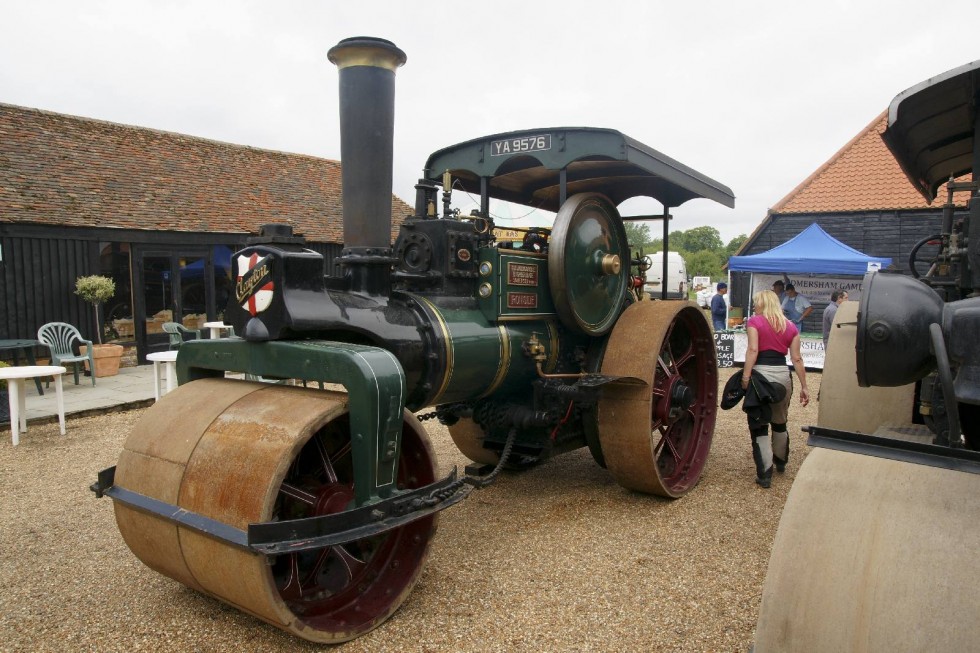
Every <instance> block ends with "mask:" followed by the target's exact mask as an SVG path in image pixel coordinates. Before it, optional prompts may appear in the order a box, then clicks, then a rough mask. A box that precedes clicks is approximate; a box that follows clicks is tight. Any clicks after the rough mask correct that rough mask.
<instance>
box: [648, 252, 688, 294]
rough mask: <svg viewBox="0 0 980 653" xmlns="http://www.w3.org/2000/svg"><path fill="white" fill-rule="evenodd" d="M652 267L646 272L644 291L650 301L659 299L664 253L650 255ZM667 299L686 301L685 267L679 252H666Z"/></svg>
mask: <svg viewBox="0 0 980 653" xmlns="http://www.w3.org/2000/svg"><path fill="white" fill-rule="evenodd" d="M650 260H652V261H653V265H652V266H651V267H650V269H649V270H647V281H646V284H645V285H644V290H646V292H647V293H649V295H650V298H651V299H660V291H661V285H660V284H661V282H662V280H663V272H664V253H663V252H657V253H656V254H650ZM667 299H687V266H686V265H685V264H684V257H682V256H681V255H680V253H679V252H667Z"/></svg>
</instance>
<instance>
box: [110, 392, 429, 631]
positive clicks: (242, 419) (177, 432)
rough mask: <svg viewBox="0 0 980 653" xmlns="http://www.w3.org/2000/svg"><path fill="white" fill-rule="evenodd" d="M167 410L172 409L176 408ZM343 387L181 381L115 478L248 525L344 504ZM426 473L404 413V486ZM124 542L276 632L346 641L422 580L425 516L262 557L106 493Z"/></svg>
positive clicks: (422, 446)
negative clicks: (351, 538) (326, 544)
mask: <svg viewBox="0 0 980 653" xmlns="http://www.w3.org/2000/svg"><path fill="white" fill-rule="evenodd" d="M175 416H176V417H175ZM353 478H354V467H353V464H352V459H351V444H350V428H349V422H348V413H347V397H346V395H345V394H343V393H335V392H324V391H318V390H306V389H300V388H287V387H283V386H278V385H269V384H260V383H247V382H241V381H225V380H213V379H208V380H202V381H195V382H193V383H189V384H187V385H184V386H181V387H180V388H178V389H177V390H175V391H174V392H172V393H170V394H168V395H167V396H166V397H165V398H164V399H163V400H161V401H160V402H158V403H157V404H155V405H154V406H153V407H152V408H150V409H149V410H148V411H147V412H146V415H145V416H144V417H143V419H142V420H141V421H140V423H139V424H138V425H137V426H136V428H135V430H134V431H133V433H132V435H130V437H129V439H128V440H127V441H126V445H125V448H124V450H123V453H122V455H121V456H120V459H119V464H118V465H117V468H116V485H118V486H120V487H124V488H126V489H129V490H133V491H135V492H139V493H141V494H144V495H147V496H150V497H154V498H157V499H160V500H162V501H166V502H168V503H172V504H174V505H178V506H180V507H181V508H184V509H187V510H190V511H193V512H196V513H199V514H202V515H205V516H207V517H211V518H213V519H216V520H218V521H220V522H222V523H225V524H228V525H229V526H232V527H235V528H239V529H246V528H247V526H248V524H249V523H255V522H268V521H275V520H285V519H297V518H303V517H312V516H317V515H324V514H331V513H337V512H343V511H344V510H346V509H347V508H348V507H349V506H350V505H351V501H352V499H353V497H354V491H353ZM434 480H435V465H434V457H433V454H432V452H431V449H430V447H429V445H428V442H427V440H426V436H425V432H424V430H423V428H422V426H421V424H420V423H419V422H418V420H417V419H415V417H414V416H412V415H411V414H410V413H408V412H406V413H405V418H404V422H403V429H402V445H401V457H400V458H399V467H398V484H399V486H400V487H406V488H412V487H419V486H422V485H426V484H428V483H431V482H433V481H434ZM115 511H116V521H117V524H118V525H119V530H120V532H121V533H122V535H123V538H124V539H125V541H126V543H127V545H128V546H129V547H130V549H131V550H132V551H133V553H134V554H136V556H137V557H138V558H140V560H142V561H143V562H144V563H145V564H147V565H148V566H149V567H151V568H153V569H155V570H156V571H159V572H160V573H163V574H165V575H167V576H170V577H171V578H174V579H175V580H178V581H180V582H181V583H183V584H184V585H187V586H188V587H191V588H193V589H196V590H198V591H201V592H204V593H206V594H210V595H211V596H214V597H216V598H218V599H221V600H222V601H225V602H226V603H229V604H231V605H233V606H235V607H237V608H239V609H241V610H243V611H245V612H248V613H250V614H253V615H255V616H257V617H259V618H261V619H263V620H265V621H267V622H269V623H271V624H273V625H275V626H277V627H279V628H282V629H283V630H286V631H288V632H290V633H293V634H295V635H298V636H300V637H303V638H305V639H308V640H311V641H315V642H331V643H332V642H343V641H347V640H350V639H353V638H354V637H357V636H358V635H361V634H363V633H364V632H367V631H368V630H371V629H372V628H375V627H376V626H378V625H380V624H381V623H382V622H383V621H384V620H385V619H387V618H388V617H389V616H391V614H392V613H394V611H395V610H396V609H397V608H398V606H399V605H400V604H401V603H402V601H404V599H405V598H406V597H407V596H408V593H409V592H410V591H411V589H412V587H413V586H414V585H415V582H416V580H417V578H418V574H419V572H420V571H421V568H422V564H423V562H424V560H425V557H426V555H427V553H428V547H429V542H430V541H431V538H432V536H433V534H434V533H435V527H436V516H435V515H431V516H429V517H424V518H422V519H419V520H417V521H414V522H411V523H409V524H406V525H405V526H402V527H399V528H396V529H393V530H390V531H387V532H385V533H382V534H380V535H377V536H374V537H368V538H364V539H361V540H357V541H354V542H350V543H346V544H342V545H336V546H330V547H325V548H323V549H317V550H313V551H307V552H301V553H295V554H283V555H279V556H275V557H271V558H270V557H267V556H264V555H259V554H255V553H252V552H249V551H244V550H241V549H238V548H236V547H233V546H231V545H229V544H227V543H225V542H222V541H219V540H215V539H212V538H209V537H207V536H204V535H202V534H200V533H197V532H194V531H190V530H187V529H185V528H182V527H178V526H176V525H174V524H172V523H170V522H167V521H164V520H161V519H158V518H155V517H152V516H150V515H147V514H144V513H141V512H138V511H136V510H133V509H131V508H129V507H127V506H125V505H124V504H120V503H116V504H115Z"/></svg>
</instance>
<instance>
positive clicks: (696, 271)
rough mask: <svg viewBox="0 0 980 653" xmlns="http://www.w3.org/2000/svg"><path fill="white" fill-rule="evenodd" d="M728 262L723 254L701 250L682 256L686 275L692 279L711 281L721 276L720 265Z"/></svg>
mask: <svg viewBox="0 0 980 653" xmlns="http://www.w3.org/2000/svg"><path fill="white" fill-rule="evenodd" d="M726 260H728V259H727V257H726V256H724V252H712V251H708V250H701V251H700V252H691V253H689V254H685V255H684V264H685V265H686V266H687V273H688V275H690V276H692V277H711V278H713V279H717V278H720V277H721V276H722V269H721V268H722V265H724V263H725V261H726Z"/></svg>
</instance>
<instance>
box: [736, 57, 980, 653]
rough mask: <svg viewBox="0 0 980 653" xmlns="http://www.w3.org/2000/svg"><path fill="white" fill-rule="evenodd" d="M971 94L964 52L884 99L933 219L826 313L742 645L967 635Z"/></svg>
mask: <svg viewBox="0 0 980 653" xmlns="http://www.w3.org/2000/svg"><path fill="white" fill-rule="evenodd" d="M978 89H980V62H973V63H971V64H967V65H966V66H962V67H960V68H957V69H954V70H951V71H949V72H946V73H943V74H941V75H938V76H936V77H933V78H930V79H929V80H927V81H926V82H923V83H922V84H919V85H917V86H915V87H913V88H911V89H909V90H907V91H905V92H903V93H901V94H899V95H898V96H897V97H896V98H895V99H894V100H893V101H892V103H891V106H890V107H889V118H888V128H887V130H886V131H885V133H884V134H883V138H884V139H885V142H886V143H887V144H888V146H889V148H890V149H891V150H892V152H893V153H894V155H895V157H896V159H897V160H898V161H899V163H900V164H901V165H902V167H903V169H904V170H905V171H906V173H907V174H908V177H909V180H910V181H911V182H912V183H913V185H914V186H915V187H916V188H918V189H919V190H920V191H921V192H922V194H923V195H924V196H925V197H926V198H927V199H928V200H929V201H932V200H933V199H935V198H936V196H937V193H938V189H939V188H940V187H941V186H942V185H943V184H945V189H944V190H945V191H946V195H947V199H946V203H945V204H944V205H943V217H942V225H941V227H940V229H939V231H940V233H939V234H936V235H933V236H930V237H929V238H927V239H925V240H924V241H923V242H920V243H918V244H916V245H915V246H914V247H912V249H911V254H910V258H909V261H908V265H907V269H908V271H909V272H910V275H909V276H906V275H902V274H897V273H886V272H877V273H871V274H868V275H866V276H865V277H864V280H863V283H862V289H861V296H860V300H859V301H851V302H846V303H844V304H843V305H841V307H840V309H839V310H838V312H837V315H836V317H835V325H834V328H833V329H832V331H831V337H830V342H829V344H828V350H827V358H826V362H825V368H824V374H823V383H822V384H821V398H820V411H819V420H818V425H817V426H811V427H808V428H807V430H808V432H809V439H808V444H810V445H811V446H812V447H814V449H813V450H812V451H811V452H810V454H809V455H808V456H807V458H806V460H805V461H804V462H803V464H802V465H801V467H800V471H799V473H798V475H797V477H796V480H795V481H794V483H793V487H792V489H791V490H790V494H789V497H788V499H787V502H786V506H785V508H784V510H783V514H782V518H781V519H780V523H779V529H778V531H777V533H776V539H775V541H774V544H773V551H772V557H771V558H770V561H769V569H768V573H767V575H766V580H765V584H764V587H763V594H762V605H761V609H760V614H759V621H758V625H757V628H756V643H755V648H754V650H755V651H756V653H767V652H769V651H808V652H812V651H815V652H820V651H859V652H860V651H972V650H977V648H978V646H980V619H978V618H977V615H978V607H980V603H978V600H977V587H978V586H980V557H978V556H977V551H976V546H977V543H978V542H980V503H978V501H977V497H978V496H980V344H978V343H980V194H978V188H980V185H978V184H977V183H976V181H969V180H965V179H964V176H965V175H967V174H968V173H971V172H973V173H974V175H973V176H974V177H975V171H976V170H977V169H980V149H978V147H977V144H978V143H980V140H978V139H977V137H976V134H977V130H978V128H980V121H978V113H977V106H978V102H980V95H978ZM957 193H962V194H966V195H967V196H968V199H967V200H966V201H965V202H959V203H958V202H956V201H954V200H955V195H956V194H957ZM927 241H928V244H930V247H931V248H932V249H933V250H934V251H936V252H937V253H936V254H935V255H933V256H930V257H929V258H928V260H919V259H920V257H921V253H922V252H924V251H926V249H928V248H925V249H924V245H926V244H927Z"/></svg>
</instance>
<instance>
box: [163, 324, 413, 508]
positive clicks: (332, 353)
mask: <svg viewBox="0 0 980 653" xmlns="http://www.w3.org/2000/svg"><path fill="white" fill-rule="evenodd" d="M224 372H244V373H246V374H254V375H257V376H261V377H263V378H281V379H303V380H305V381H322V382H325V383H339V384H341V385H343V386H344V387H345V388H346V389H347V392H348V395H349V407H350V424H351V445H352V452H353V461H354V468H355V473H354V499H355V502H356V504H357V505H358V506H361V505H366V504H370V503H373V502H375V501H377V500H379V499H384V498H387V497H390V496H392V494H393V493H395V492H396V490H397V488H396V485H395V479H396V478H397V474H398V455H399V449H400V447H401V433H402V410H403V408H404V407H405V396H406V390H407V389H406V385H405V373H404V371H403V370H402V366H401V364H400V363H399V362H398V360H397V359H396V358H395V356H394V355H393V354H392V353H391V352H389V351H388V350H386V349H381V348H379V347H368V346H365V345H354V344H348V343H344V342H329V341H325V340H303V341H271V342H261V343H250V342H246V341H245V340H242V339H239V338H221V339H218V340H204V341H191V342H187V343H185V344H184V345H183V346H182V347H181V348H180V350H179V351H178V354H177V380H178V382H179V383H181V384H183V383H188V382H190V381H194V380H196V379H201V378H206V377H221V376H223V375H224Z"/></svg>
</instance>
